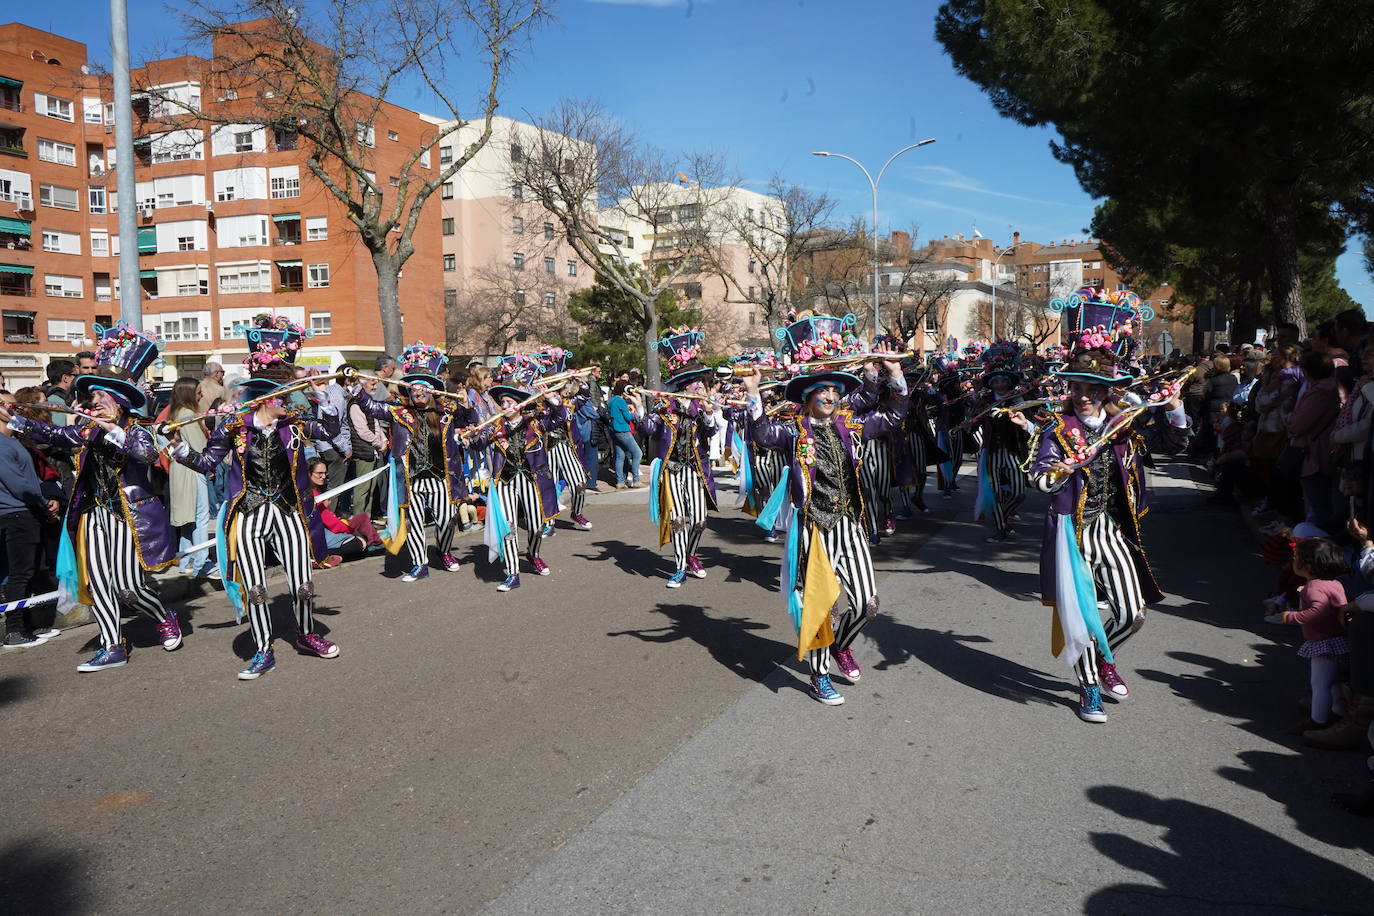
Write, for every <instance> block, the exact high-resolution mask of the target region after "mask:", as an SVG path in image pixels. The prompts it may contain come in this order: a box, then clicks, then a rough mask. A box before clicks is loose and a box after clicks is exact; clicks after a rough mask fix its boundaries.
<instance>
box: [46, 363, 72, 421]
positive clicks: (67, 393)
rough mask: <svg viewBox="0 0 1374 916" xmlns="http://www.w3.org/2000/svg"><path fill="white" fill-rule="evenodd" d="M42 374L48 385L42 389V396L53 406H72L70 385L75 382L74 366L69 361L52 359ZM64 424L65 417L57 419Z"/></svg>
mask: <svg viewBox="0 0 1374 916" xmlns="http://www.w3.org/2000/svg"><path fill="white" fill-rule="evenodd" d="M44 373H45V374H46V375H47V377H48V384H47V385H46V386H45V387H44V388H43V396H44V397H46V398H47V399H48V400H49V401H51V402H52V403H54V404H60V405H61V406H63V407H70V406H71V404H72V383H73V382H75V381H76V364H75V363H73V362H72V361H71V360H69V359H54V360H52V361H51V362H49V363H48V367H47V369H45V370H44ZM57 419H58V421H59V422H61V423H66V422H67V418H66V417H65V416H63V417H58V418H57Z"/></svg>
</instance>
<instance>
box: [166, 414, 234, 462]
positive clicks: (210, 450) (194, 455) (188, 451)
mask: <svg viewBox="0 0 1374 916" xmlns="http://www.w3.org/2000/svg"><path fill="white" fill-rule="evenodd" d="M240 428H242V427H241V426H240V423H239V421H237V420H232V421H226V422H224V423H221V424H219V425H218V426H216V427H215V428H214V430H213V431H211V433H210V438H209V439H207V440H206V442H205V450H204V451H201V452H197V451H195V450H194V449H192V448H191V447H190V446H189V445H187V444H186V442H185V441H184V440H182V439H177V440H176V444H175V445H174V446H173V450H172V456H173V457H174V458H176V460H177V463H178V464H181V465H184V466H186V467H188V468H190V469H191V470H193V471H197V472H199V473H201V474H210V473H212V472H213V471H214V470H215V469H216V468H218V467H219V464H220V462H221V461H223V460H224V456H225V455H228V454H229V449H230V448H232V447H233V433H234V431H236V430H238V429H240Z"/></svg>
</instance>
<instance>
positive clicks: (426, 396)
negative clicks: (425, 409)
mask: <svg viewBox="0 0 1374 916" xmlns="http://www.w3.org/2000/svg"><path fill="white" fill-rule="evenodd" d="M433 397H434V395H433V392H431V391H430V390H429V386H428V385H412V386H411V387H410V399H411V400H412V401H414V402H415V403H416V404H419V405H421V406H424V405H426V404H428V403H429V402H430V401H431V400H433Z"/></svg>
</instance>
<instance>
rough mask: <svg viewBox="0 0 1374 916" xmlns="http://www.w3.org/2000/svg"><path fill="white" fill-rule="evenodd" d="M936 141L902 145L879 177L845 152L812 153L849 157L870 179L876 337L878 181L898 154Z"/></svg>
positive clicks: (836, 157) (875, 331)
mask: <svg viewBox="0 0 1374 916" xmlns="http://www.w3.org/2000/svg"><path fill="white" fill-rule="evenodd" d="M934 142H935V138H934V137H931V138H930V139H928V140H922V141H921V142H920V143H913V144H911V145H910V146H904V147H902V148H901V149H899V150H897V152H895V153H893V154H892V155H891V156H888V157H887V161H886V162H884V163H883V167H882V168H881V169H879V170H878V177H877V178H874V177H873V176H872V175H870V174H869V172H868V169H866V168H864V166H863V163H862V162H860V161H859V160H857V159H855V158H854V157H852V156H846V155H845V154H844V153H828V152H825V151H824V150H820V151H817V152H814V153H812V154H811V155H813V156H831V157H833V158H835V159H848V160H849V161H850V162H852V163H854V164H855V165H857V166H858V167H859V171H861V172H863V173H864V177H865V178H867V179H868V187H869V190H871V191H872V192H873V336H874V337H877V336H878V182H880V181H882V180H883V173H884V172H886V171H887V167H888V166H889V165H891V164H892V161H893V160H894V159H896V158H897V157H898V156H900V155H901V154H902V153H905V152H906V151H907V150H913V149H915V148H916V147H918V146H927V145H929V144H931V143H934Z"/></svg>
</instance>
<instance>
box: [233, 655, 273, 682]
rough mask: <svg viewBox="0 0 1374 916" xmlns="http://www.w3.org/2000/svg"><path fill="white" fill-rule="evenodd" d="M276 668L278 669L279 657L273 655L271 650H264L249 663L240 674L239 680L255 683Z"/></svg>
mask: <svg viewBox="0 0 1374 916" xmlns="http://www.w3.org/2000/svg"><path fill="white" fill-rule="evenodd" d="M275 667H277V657H276V656H275V655H273V654H272V650H271V649H264V650H262V651H261V652H259V653H258V654H257V655H254V656H253V660H252V661H250V662H249V663H248V667H247V668H244V669H243V670H242V671H240V672H239V680H241V681H255V680H257V679H258V678H260V677H262V676H263V675H264V674H266V673H267V672H269V671H271V670H272V669H273V668H275Z"/></svg>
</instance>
